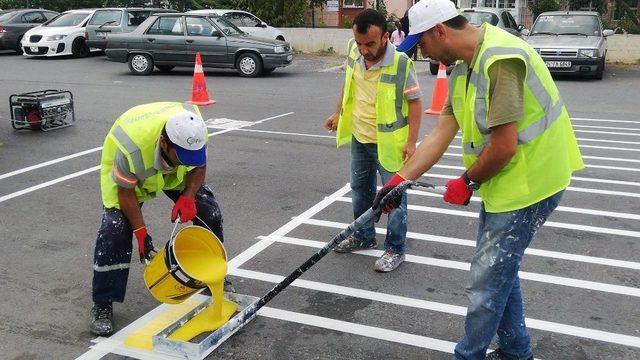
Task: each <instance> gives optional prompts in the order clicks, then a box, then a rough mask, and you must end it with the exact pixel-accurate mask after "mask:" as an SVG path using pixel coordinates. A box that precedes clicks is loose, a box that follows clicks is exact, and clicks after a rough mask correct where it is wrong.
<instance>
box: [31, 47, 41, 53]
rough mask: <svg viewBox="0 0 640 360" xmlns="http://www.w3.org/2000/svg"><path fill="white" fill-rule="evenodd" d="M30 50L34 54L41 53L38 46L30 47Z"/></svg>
mask: <svg viewBox="0 0 640 360" xmlns="http://www.w3.org/2000/svg"><path fill="white" fill-rule="evenodd" d="M29 49H30V50H31V52H34V53H37V52H38V51H40V50H39V49H38V47H37V46H29Z"/></svg>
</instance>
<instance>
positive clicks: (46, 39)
mask: <svg viewBox="0 0 640 360" xmlns="http://www.w3.org/2000/svg"><path fill="white" fill-rule="evenodd" d="M94 12H95V10H90V9H79V10H70V11H66V12H63V13H62V14H60V15H58V16H56V17H55V18H53V19H51V20H49V21H47V22H46V23H44V24H42V25H40V26H38V27H35V28H33V29H31V30H29V31H27V32H26V33H25V34H24V36H23V37H22V43H21V45H22V50H23V51H24V56H28V57H31V56H62V55H73V56H75V57H85V56H88V55H89V53H90V49H89V46H87V43H86V38H85V27H86V26H87V22H88V21H89V19H90V18H91V15H93V13H94Z"/></svg>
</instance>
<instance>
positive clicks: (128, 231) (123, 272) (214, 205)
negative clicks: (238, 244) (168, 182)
mask: <svg viewBox="0 0 640 360" xmlns="http://www.w3.org/2000/svg"><path fill="white" fill-rule="evenodd" d="M164 193H165V194H166V195H167V196H168V197H169V198H170V199H171V200H173V202H174V203H175V202H176V201H177V200H178V197H180V195H181V193H182V192H181V191H176V190H166V191H164ZM195 200H196V209H197V211H198V212H197V215H198V217H199V218H200V219H202V220H203V221H204V223H205V224H206V225H205V224H203V223H202V221H200V220H199V219H197V218H196V219H194V220H193V224H194V225H199V226H202V227H205V228H207V227H208V228H210V229H211V230H212V231H213V233H214V234H216V236H217V237H218V238H219V239H220V241H224V237H223V234H222V212H221V211H220V207H219V206H218V202H217V201H216V198H215V196H214V195H213V191H212V190H211V188H210V187H209V186H208V185H207V184H204V185H202V187H201V188H200V189H199V190H198V192H197V193H196V198H195ZM141 205H142V204H141ZM132 241H133V229H132V228H131V225H130V224H129V221H128V220H127V218H126V217H125V216H124V213H123V212H122V211H120V209H117V208H108V209H106V208H105V209H104V212H103V214H102V225H101V226H100V229H99V230H98V237H97V239H96V247H95V253H94V257H93V259H94V260H93V301H94V302H95V303H101V304H104V303H111V302H123V301H124V295H125V291H126V289H127V278H128V276H129V264H130V262H131V251H132V249H133V246H132ZM154 245H156V246H157V245H158V244H157V243H155V244H154ZM136 259H137V256H136Z"/></svg>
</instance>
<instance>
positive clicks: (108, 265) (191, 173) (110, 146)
mask: <svg viewBox="0 0 640 360" xmlns="http://www.w3.org/2000/svg"><path fill="white" fill-rule="evenodd" d="M207 139H208V133H207V127H206V125H205V123H204V121H203V120H202V117H201V116H200V112H199V110H198V108H197V107H195V106H193V105H188V104H181V103H177V102H159V103H151V104H145V105H140V106H136V107H134V108H132V109H130V110H128V111H127V112H125V113H124V114H122V116H120V117H119V118H118V120H116V122H115V123H114V124H113V126H112V127H111V130H110V131H109V133H108V134H107V137H106V139H105V141H104V147H103V149H102V159H101V162H100V165H101V168H100V185H101V189H102V202H103V205H104V212H103V214H102V225H101V226H100V229H99V230H98V237H97V240H96V246H95V254H94V264H93V302H94V306H93V309H92V310H91V314H92V321H91V327H90V330H91V333H93V334H95V335H99V336H105V335H109V334H111V333H112V332H113V329H114V327H113V307H112V303H113V302H123V301H124V295H125V290H126V288H127V277H128V275H129V263H130V262H131V252H132V248H133V247H132V235H135V238H136V240H137V243H138V254H139V256H140V261H141V262H143V263H144V262H146V261H149V260H150V259H151V256H152V254H153V253H154V252H155V249H154V246H153V243H152V241H151V236H150V235H149V233H148V232H147V227H146V226H145V222H144V219H143V217H142V211H141V207H142V204H143V203H144V202H145V201H147V200H150V199H152V198H154V197H155V196H156V195H157V193H158V192H160V191H163V192H164V193H165V194H166V195H167V196H168V197H169V198H171V200H173V201H174V202H175V205H174V206H173V210H172V211H171V221H175V220H176V219H177V218H178V216H179V217H180V221H181V222H183V223H184V222H188V221H192V220H193V222H194V224H196V225H201V226H202V225H204V226H206V227H208V228H210V229H211V230H212V231H213V232H214V233H215V235H216V236H217V237H218V238H219V239H220V240H221V241H223V240H224V239H223V233H222V213H221V212H220V207H219V206H218V203H217V201H216V199H215V197H214V195H213V191H212V190H211V188H210V187H209V186H208V185H207V184H206V183H205V182H204V178H205V173H206V163H207ZM196 216H197V218H196ZM194 219H195V220H194ZM203 222H204V224H203Z"/></svg>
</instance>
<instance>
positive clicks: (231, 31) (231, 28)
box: [210, 16, 244, 35]
mask: <svg viewBox="0 0 640 360" xmlns="http://www.w3.org/2000/svg"><path fill="white" fill-rule="evenodd" d="M210 19H211V20H213V22H214V23H216V25H217V26H218V28H219V29H220V30H221V31H222V32H223V33H225V35H241V34H244V31H242V30H240V29H238V28H237V27H236V26H235V25H233V24H232V23H231V22H230V21H229V20H226V19H224V18H222V17H219V16H211V17H210Z"/></svg>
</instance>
